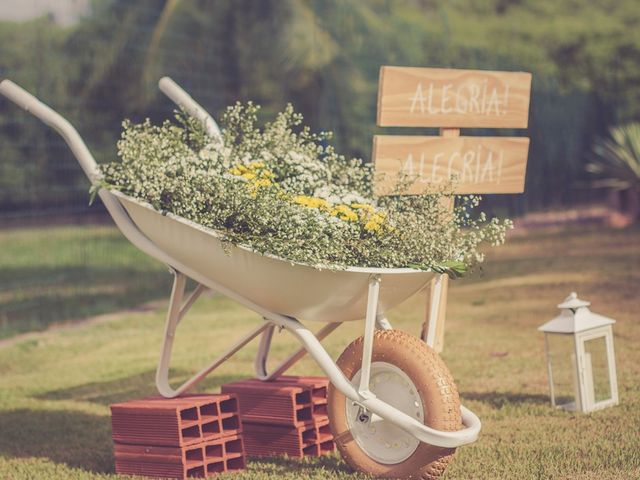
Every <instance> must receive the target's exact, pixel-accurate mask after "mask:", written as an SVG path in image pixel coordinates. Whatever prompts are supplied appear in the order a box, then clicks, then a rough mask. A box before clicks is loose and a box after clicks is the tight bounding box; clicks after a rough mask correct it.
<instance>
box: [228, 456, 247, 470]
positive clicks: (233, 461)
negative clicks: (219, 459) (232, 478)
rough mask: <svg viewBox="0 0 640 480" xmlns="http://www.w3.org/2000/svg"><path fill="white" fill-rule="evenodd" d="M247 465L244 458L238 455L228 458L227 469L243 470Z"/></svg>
mask: <svg viewBox="0 0 640 480" xmlns="http://www.w3.org/2000/svg"><path fill="white" fill-rule="evenodd" d="M244 467H245V464H244V458H243V457H236V458H230V459H229V460H227V471H234V470H243V469H244Z"/></svg>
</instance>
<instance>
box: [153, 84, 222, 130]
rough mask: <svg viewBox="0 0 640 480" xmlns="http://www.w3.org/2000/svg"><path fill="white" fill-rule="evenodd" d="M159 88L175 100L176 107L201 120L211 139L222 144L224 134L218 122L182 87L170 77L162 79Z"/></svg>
mask: <svg viewBox="0 0 640 480" xmlns="http://www.w3.org/2000/svg"><path fill="white" fill-rule="evenodd" d="M158 87H160V90H161V91H162V93H164V94H165V95H166V96H167V97H169V98H170V99H171V100H173V102H174V103H175V104H176V105H178V106H180V107H182V108H184V109H185V110H186V111H187V113H188V114H189V115H191V116H193V117H195V118H197V119H198V120H200V122H201V123H202V125H204V128H205V130H206V132H207V133H208V134H209V136H210V137H212V138H214V139H215V140H216V141H217V142H220V143H222V134H221V133H220V128H218V124H217V123H216V121H215V120H214V119H213V117H212V116H211V115H209V113H208V112H207V111H206V110H205V109H204V108H202V106H201V105H200V104H199V103H198V102H196V101H195V100H194V99H193V98H192V97H191V95H189V94H188V93H187V92H186V91H185V90H184V89H183V88H182V87H180V85H178V84H177V83H176V82H174V81H173V80H172V79H171V78H169V77H162V78H161V79H160V81H159V82H158Z"/></svg>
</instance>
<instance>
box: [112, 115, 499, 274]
mask: <svg viewBox="0 0 640 480" xmlns="http://www.w3.org/2000/svg"><path fill="white" fill-rule="evenodd" d="M258 110H259V107H258V106H256V105H254V104H252V103H247V104H239V103H238V104H236V105H234V106H231V107H229V108H228V109H227V110H226V113H225V114H224V116H223V118H222V121H221V124H222V126H223V130H222V142H220V141H217V140H216V139H214V138H212V137H209V136H208V135H207V134H206V133H205V131H204V129H203V127H202V126H201V125H200V123H199V122H198V121H197V120H195V119H193V118H191V117H189V116H186V115H185V114H183V113H180V112H178V113H177V114H176V121H175V122H171V121H165V122H164V123H163V124H162V125H160V126H156V125H152V124H151V122H150V121H149V120H146V121H145V122H143V123H141V124H133V123H131V122H129V121H125V122H124V123H123V127H124V131H123V133H122V137H121V139H120V141H119V142H118V154H119V157H120V161H119V162H112V163H108V164H105V165H103V166H102V171H103V174H104V177H103V180H102V183H101V184H100V186H101V187H105V188H112V189H116V190H119V191H121V192H122V193H124V194H126V195H130V196H132V197H134V198H137V199H139V200H142V201H145V202H148V203H150V204H151V205H153V207H154V208H156V209H157V210H159V211H163V212H171V213H173V214H176V215H179V216H181V217H184V218H187V219H189V220H192V221H194V222H196V223H199V224H201V225H203V226H205V227H209V228H212V229H215V230H216V231H218V232H219V233H220V235H221V237H222V238H223V239H224V241H225V242H230V243H231V244H234V245H242V246H245V247H248V248H251V249H253V250H254V251H257V252H259V253H269V254H271V255H275V256H278V257H281V258H283V259H286V260H290V261H292V262H300V263H304V264H308V265H312V266H314V267H318V268H345V267H347V266H362V267H380V268H384V267H387V268H391V267H412V268H418V269H424V270H428V269H431V270H435V271H438V272H446V273H449V274H450V275H452V276H457V275H460V274H462V273H464V272H465V271H466V270H467V269H468V268H469V267H471V266H473V265H475V264H477V263H479V262H481V261H482V260H483V255H482V253H481V252H480V250H479V247H480V244H481V243H482V242H484V241H488V242H490V243H492V244H494V245H498V244H501V243H503V242H504V239H505V231H506V229H507V228H509V227H510V226H511V223H510V221H508V220H504V221H500V220H498V219H491V220H487V219H486V217H485V215H484V214H483V213H480V214H479V215H478V216H477V217H475V218H474V217H473V216H472V215H471V213H470V211H471V209H473V208H474V207H476V206H477V205H478V202H479V200H480V199H479V197H477V196H464V197H457V201H456V205H455V207H454V208H453V211H452V210H451V208H450V207H449V206H448V205H450V202H451V201H453V195H452V193H451V192H447V191H446V190H443V191H440V192H437V193H430V194H429V195H402V193H403V191H404V190H405V189H406V188H407V187H408V186H409V185H410V183H411V179H407V178H405V179H402V180H401V181H399V182H398V185H397V187H396V193H397V195H393V196H385V197H380V198H376V197H375V196H374V194H373V186H372V184H373V169H372V167H371V165H369V164H366V163H364V162H363V161H362V160H360V159H352V158H346V157H345V156H343V155H339V154H338V153H336V152H335V150H334V149H333V147H332V146H330V145H328V143H327V141H328V140H329V139H330V137H331V134H330V133H327V132H321V133H319V134H315V133H312V132H311V131H310V129H309V128H308V127H301V123H302V116H301V115H299V114H297V113H295V112H294V111H293V108H292V107H291V106H290V105H289V106H287V107H286V109H285V110H284V111H283V112H281V113H279V114H278V115H277V117H276V118H275V120H274V121H272V122H270V123H267V124H265V126H264V127H263V128H259V127H258V126H257V125H258V119H257V113H258Z"/></svg>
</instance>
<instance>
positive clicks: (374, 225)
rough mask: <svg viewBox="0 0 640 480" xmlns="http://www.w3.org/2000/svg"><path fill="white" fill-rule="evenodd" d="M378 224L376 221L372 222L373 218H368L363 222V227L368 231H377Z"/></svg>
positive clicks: (378, 228) (378, 229)
mask: <svg viewBox="0 0 640 480" xmlns="http://www.w3.org/2000/svg"><path fill="white" fill-rule="evenodd" d="M380 228H381V227H380V224H379V223H378V222H374V221H373V220H369V221H368V222H367V223H365V224H364V229H365V230H366V231H368V232H379V231H380Z"/></svg>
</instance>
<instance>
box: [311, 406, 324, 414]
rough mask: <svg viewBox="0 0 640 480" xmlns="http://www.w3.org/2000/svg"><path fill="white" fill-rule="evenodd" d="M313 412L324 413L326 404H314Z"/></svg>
mask: <svg viewBox="0 0 640 480" xmlns="http://www.w3.org/2000/svg"><path fill="white" fill-rule="evenodd" d="M313 414H314V415H326V414H327V405H326V404H324V405H314V406H313Z"/></svg>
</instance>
